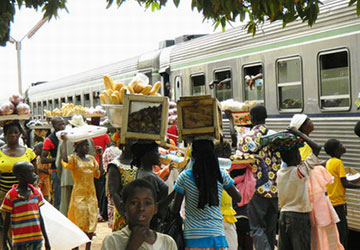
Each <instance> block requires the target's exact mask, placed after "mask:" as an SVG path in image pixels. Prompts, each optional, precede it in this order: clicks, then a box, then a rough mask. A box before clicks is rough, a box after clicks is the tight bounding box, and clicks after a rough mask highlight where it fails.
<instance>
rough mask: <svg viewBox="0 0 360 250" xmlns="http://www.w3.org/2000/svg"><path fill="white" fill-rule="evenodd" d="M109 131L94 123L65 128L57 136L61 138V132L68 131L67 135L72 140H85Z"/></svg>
mask: <svg viewBox="0 0 360 250" xmlns="http://www.w3.org/2000/svg"><path fill="white" fill-rule="evenodd" d="M106 132H107V128H105V127H99V126H93V125H84V126H81V127H75V128H68V129H65V130H61V131H58V132H56V136H57V137H58V138H59V140H61V134H62V133H66V137H67V139H68V140H69V141H71V142H78V141H83V140H86V139H90V138H93V137H97V136H101V135H105V134H106Z"/></svg>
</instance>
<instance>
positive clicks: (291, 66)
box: [276, 57, 303, 110]
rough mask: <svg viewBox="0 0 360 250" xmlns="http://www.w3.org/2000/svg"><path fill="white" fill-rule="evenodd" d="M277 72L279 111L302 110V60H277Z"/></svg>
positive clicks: (297, 58)
mask: <svg viewBox="0 0 360 250" xmlns="http://www.w3.org/2000/svg"><path fill="white" fill-rule="evenodd" d="M276 71H277V79H276V80H277V87H278V95H279V109H280V110H284V109H301V108H302V107H303V97H302V73H301V59H300V58H299V57H296V58H287V59H280V60H277V62H276Z"/></svg>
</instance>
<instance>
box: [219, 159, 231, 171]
mask: <svg viewBox="0 0 360 250" xmlns="http://www.w3.org/2000/svg"><path fill="white" fill-rule="evenodd" d="M218 160H219V166H220V168H221V169H224V170H229V169H230V168H231V160H230V159H227V158H221V157H219V158H218Z"/></svg>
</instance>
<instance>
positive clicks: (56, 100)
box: [54, 98, 59, 108]
mask: <svg viewBox="0 0 360 250" xmlns="http://www.w3.org/2000/svg"><path fill="white" fill-rule="evenodd" d="M54 108H59V99H58V98H56V99H55V102H54Z"/></svg>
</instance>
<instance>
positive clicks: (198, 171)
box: [191, 140, 224, 209]
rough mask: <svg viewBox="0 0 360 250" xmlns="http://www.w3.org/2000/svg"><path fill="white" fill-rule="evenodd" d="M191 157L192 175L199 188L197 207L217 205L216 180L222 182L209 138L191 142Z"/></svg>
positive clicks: (212, 144)
mask: <svg viewBox="0 0 360 250" xmlns="http://www.w3.org/2000/svg"><path fill="white" fill-rule="evenodd" d="M191 154H192V157H193V159H194V160H195V162H194V165H193V175H194V179H195V183H196V186H197V188H198V189H199V202H198V208H200V209H204V207H205V205H206V204H208V205H209V206H219V204H220V202H219V197H218V181H219V182H220V183H223V181H224V180H223V178H222V175H221V172H220V168H219V161H218V158H217V157H216V154H215V150H214V143H213V141H211V140H196V141H194V142H193V144H192V153H191Z"/></svg>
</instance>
